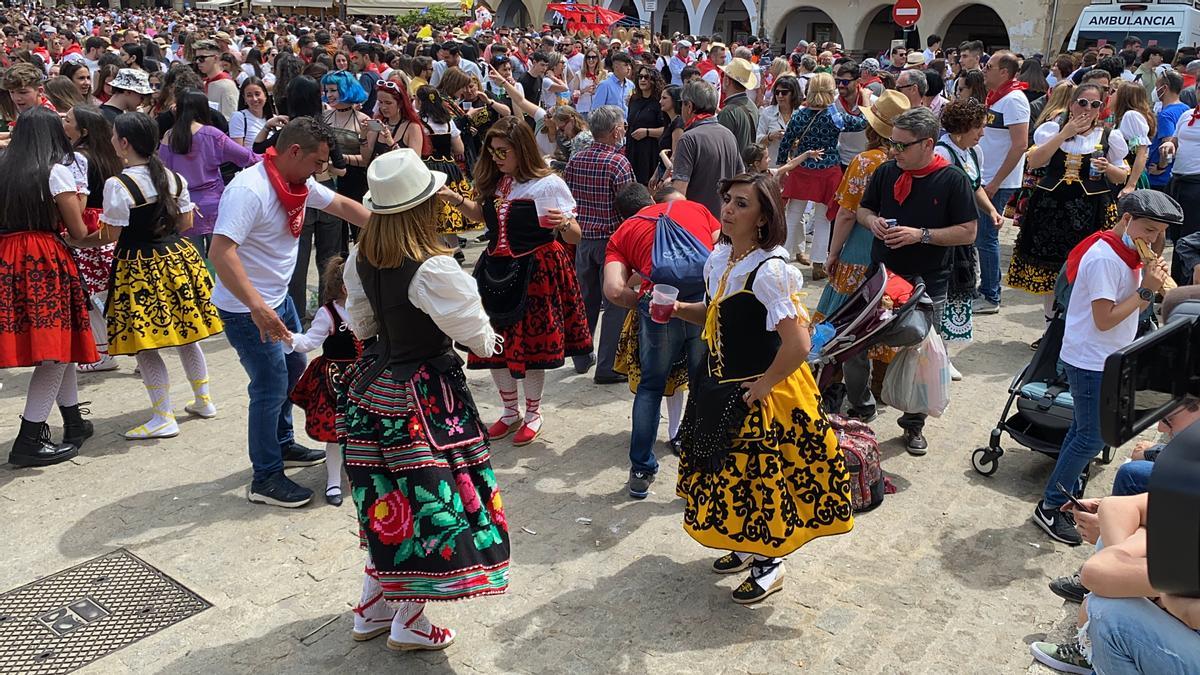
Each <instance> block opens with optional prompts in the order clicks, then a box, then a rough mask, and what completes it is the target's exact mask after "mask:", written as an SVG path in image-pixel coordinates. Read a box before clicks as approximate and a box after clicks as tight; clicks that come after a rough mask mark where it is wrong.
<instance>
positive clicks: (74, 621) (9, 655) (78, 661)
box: [0, 549, 212, 673]
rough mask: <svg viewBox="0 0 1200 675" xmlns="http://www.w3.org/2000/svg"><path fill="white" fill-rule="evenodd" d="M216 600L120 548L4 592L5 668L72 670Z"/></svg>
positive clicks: (0, 664) (1, 633)
mask: <svg viewBox="0 0 1200 675" xmlns="http://www.w3.org/2000/svg"><path fill="white" fill-rule="evenodd" d="M211 606H212V605H211V604H210V603H208V602H207V601H206V600H204V598H201V597H200V596H198V595H196V594H195V593H193V592H192V591H190V590H188V589H187V588H184V587H183V586H182V585H181V584H180V583H179V582H177V581H175V580H174V579H172V578H171V577H168V576H167V575H165V574H163V573H162V572H161V571H159V570H157V569H155V568H154V567H151V566H150V565H149V564H147V563H146V561H144V560H142V559H141V558H138V557H137V556H135V555H133V554H132V553H130V552H129V551H126V550H125V549H118V550H116V551H113V552H112V553H109V554H107V555H103V556H100V557H99V558H95V559H93V560H89V561H87V562H85V563H82V564H80V565H76V566H75V567H71V568H68V569H65V570H63V571H61V572H58V573H56V574H52V575H50V576H48V577H45V578H42V579H38V580H37V581H35V582H33V583H31V584H28V585H25V586H22V587H20V588H15V589H13V590H11V591H8V592H7V593H5V594H3V595H0V673H66V672H69V671H72V670H75V669H76V668H80V667H82V666H85V665H87V664H89V663H91V662H92V661H95V660H96V659H99V658H101V657H103V656H107V655H108V654H111V653H112V652H115V651H117V650H118V649H122V648H124V647H127V646H129V645H131V644H133V643H134V642H137V641H138V640H141V639H142V638H144V637H146V636H148V635H153V634H154V633H157V632H158V631H160V630H162V629H164V628H166V627H167V626H170V625H172V624H175V623H179V622H180V621H183V620H184V619H186V618H188V617H189V616H192V615H193V614H197V613H199V612H202V611H204V610H206V609H208V608H209V607H211Z"/></svg>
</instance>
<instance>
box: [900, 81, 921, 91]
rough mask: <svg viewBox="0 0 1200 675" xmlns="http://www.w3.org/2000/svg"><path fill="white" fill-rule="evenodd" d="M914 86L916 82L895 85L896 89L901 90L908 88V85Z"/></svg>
mask: <svg viewBox="0 0 1200 675" xmlns="http://www.w3.org/2000/svg"><path fill="white" fill-rule="evenodd" d="M915 86H917V83H916V82H912V83H910V84H902V85H900V86H898V87H896V91H903V90H905V89H908V88H909V87H915Z"/></svg>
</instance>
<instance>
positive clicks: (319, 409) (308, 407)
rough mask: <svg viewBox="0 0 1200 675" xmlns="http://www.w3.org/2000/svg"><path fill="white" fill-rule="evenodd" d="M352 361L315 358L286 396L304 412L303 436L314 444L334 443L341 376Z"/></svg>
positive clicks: (341, 385) (341, 386)
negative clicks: (314, 442) (316, 442)
mask: <svg viewBox="0 0 1200 675" xmlns="http://www.w3.org/2000/svg"><path fill="white" fill-rule="evenodd" d="M352 363H354V360H353V359H351V360H341V359H330V358H327V357H325V356H318V357H317V358H315V359H313V360H312V361H310V362H309V364H308V368H307V369H305V371H304V374H303V375H301V376H300V379H299V381H297V382H296V386H295V387H293V388H292V393H291V395H290V396H289V398H290V399H291V401H292V403H295V404H296V405H298V406H300V407H301V408H303V409H304V432H305V433H307V434H308V437H309V438H311V439H313V440H314V441H321V442H322V443H336V442H337V440H338V437H337V398H338V395H339V394H340V393H341V392H342V390H343V388H344V384H343V381H342V376H343V375H344V374H345V372H346V369H347V368H349V367H350V364H352Z"/></svg>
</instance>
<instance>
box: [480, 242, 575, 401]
mask: <svg viewBox="0 0 1200 675" xmlns="http://www.w3.org/2000/svg"><path fill="white" fill-rule="evenodd" d="M490 257H492V256H490V255H489V254H487V253H485V254H484V258H485V260H481V264H482V265H486V264H487V262H488V261H487V260H486V258H490ZM500 257H503V256H500ZM527 257H528V258H529V261H528V264H529V265H530V269H529V270H528V284H527V285H524V287H525V289H526V291H525V296H524V298H523V304H522V305H521V306H522V307H523V311H522V312H521V313H520V315H519V316H518V317H516V320H515V321H513V322H511V323H510V322H509V321H504V322H503V323H504V324H505V325H500V323H501V322H498V321H496V317H495V316H494V315H493V314H492V311H491V310H489V311H488V315H489V316H492V319H493V320H492V326H493V328H495V330H496V332H497V333H498V334H500V335H501V336H502V337H503V338H504V352H503V353H501V354H498V355H495V356H490V357H486V358H485V357H479V356H476V355H475V354H474V353H469V354H468V355H467V367H468V368H472V369H482V368H488V369H491V368H508V371H509V373H511V374H512V376H513V377H514V378H517V379H521V378H524V377H525V371H527V370H553V369H555V368H560V367H562V365H563V364H564V363H565V362H566V357H568V356H583V355H585V354H588V353H590V352H591V351H592V334H591V332H590V331H589V330H588V324H587V313H586V312H585V310H584V307H583V296H582V295H581V294H580V292H579V281H578V279H576V277H575V265H574V264H572V262H571V260H570V259H569V258H568V257H567V254H566V251H564V250H563V247H562V245H561V244H559V243H558V242H557V241H554V242H550V243H549V244H546V245H545V246H542V247H541V248H539V249H537V250H535V251H534V252H533V253H530V254H528V256H527ZM476 278H477V279H479V283H480V286H481V288H480V292H481V294H482V295H484V296H485V303H484V308H485V309H487V308H488V303H487V301H486V297H487V296H488V289H486V288H483V286H484V285H486V284H487V281H485V280H484V279H482V278H480V276H479V275H476Z"/></svg>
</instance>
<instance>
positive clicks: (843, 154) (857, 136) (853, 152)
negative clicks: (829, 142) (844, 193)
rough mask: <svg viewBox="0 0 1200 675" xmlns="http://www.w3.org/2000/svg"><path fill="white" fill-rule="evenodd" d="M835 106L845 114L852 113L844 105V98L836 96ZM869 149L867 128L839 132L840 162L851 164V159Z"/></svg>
mask: <svg viewBox="0 0 1200 675" xmlns="http://www.w3.org/2000/svg"><path fill="white" fill-rule="evenodd" d="M833 105H834V108H835V109H836V110H837V111H838V112H840V113H842V114H844V115H850V114H851V113H850V111H849V110H846V108H845V107H844V106H843V105H842V98H841V97H840V96H835V97H834V99H833ZM866 149H867V130H866V129H863V130H862V131H843V132H842V133H840V134H838V163H840V164H842V165H849V164H850V162H851V160H853V159H854V158H855V156H857V155H858V154H859V153H860V152H863V151H865V150H866Z"/></svg>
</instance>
